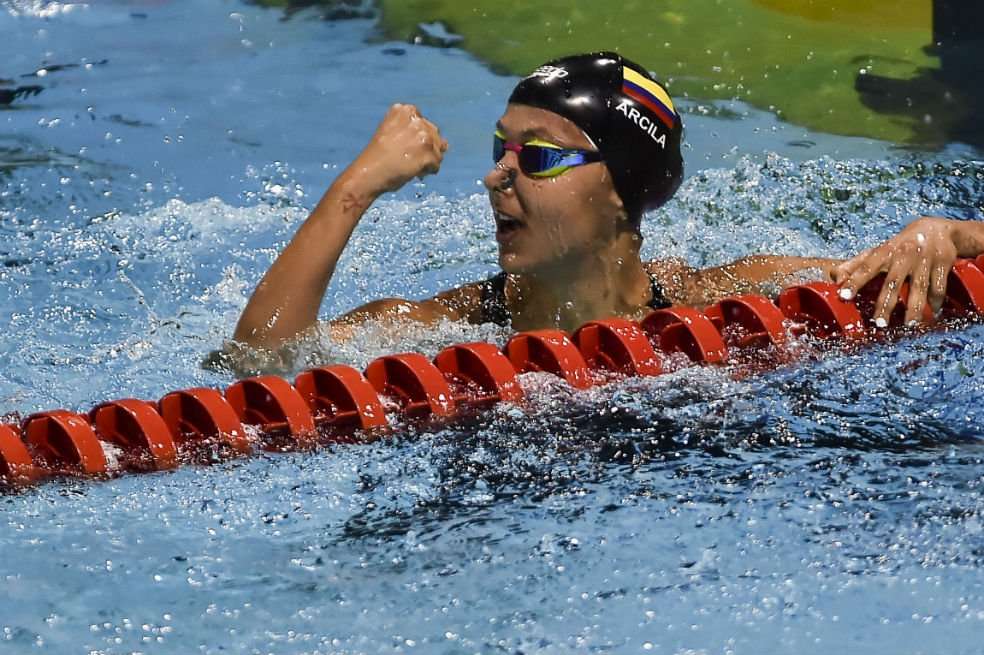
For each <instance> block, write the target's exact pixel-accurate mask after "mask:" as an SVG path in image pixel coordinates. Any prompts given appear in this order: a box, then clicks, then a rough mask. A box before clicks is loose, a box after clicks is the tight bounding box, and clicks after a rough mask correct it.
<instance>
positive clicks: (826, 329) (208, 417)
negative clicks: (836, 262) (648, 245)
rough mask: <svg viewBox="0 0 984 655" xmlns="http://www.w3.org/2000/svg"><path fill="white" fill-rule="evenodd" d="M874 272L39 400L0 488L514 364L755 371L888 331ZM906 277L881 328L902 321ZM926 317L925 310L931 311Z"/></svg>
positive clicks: (357, 405) (134, 461) (164, 455)
mask: <svg viewBox="0 0 984 655" xmlns="http://www.w3.org/2000/svg"><path fill="white" fill-rule="evenodd" d="M883 282H884V276H880V277H878V278H875V279H874V280H872V281H871V282H870V283H869V284H867V285H866V286H865V287H864V288H863V289H861V291H860V292H859V293H858V295H857V298H856V299H854V301H846V300H843V299H842V298H841V297H840V295H839V291H840V290H839V288H838V287H837V286H836V285H834V284H831V283H828V282H809V283H806V284H800V285H796V286H792V287H789V288H787V289H784V290H783V291H782V292H781V293H780V294H779V296H778V297H777V298H776V299H775V300H771V299H769V298H766V297H765V296H761V295H754V294H745V295H739V296H733V297H729V298H724V299H723V300H721V301H719V302H717V303H715V304H714V305H711V306H710V307H707V308H705V309H704V310H698V309H695V308H692V307H669V308H667V309H660V310H656V311H653V312H651V313H650V314H649V315H647V316H646V317H645V318H643V319H642V320H641V321H638V322H636V321H630V320H626V319H623V318H610V319H606V320H597V321H590V322H588V323H585V324H584V325H582V326H581V327H579V328H578V329H577V330H575V331H574V332H573V333H572V334H570V335H568V334H567V333H566V332H563V331H561V330H532V331H528V332H520V333H518V334H515V335H513V336H512V337H511V338H510V339H509V340H508V342H507V343H506V345H505V347H504V348H502V349H501V350H500V349H499V348H498V347H497V346H495V345H494V344H491V343H482V342H476V343H464V344H457V345H453V346H449V347H448V348H445V349H444V350H442V351H441V352H440V353H438V354H437V356H436V357H434V359H433V360H429V359H427V358H426V357H425V356H424V355H422V354H420V353H399V354H394V355H386V356H384V357H379V358H377V359H375V360H373V361H372V362H370V363H369V365H368V366H367V367H366V369H365V371H362V372H360V371H358V370H356V369H354V368H352V367H350V366H345V365H336V366H324V367H318V368H313V369H310V370H307V371H304V372H302V373H300V374H299V375H298V376H297V377H296V378H295V380H294V382H293V384H291V383H290V382H288V381H287V380H285V379H283V378H281V377H277V376H273V375H262V376H257V377H252V378H246V379H243V380H239V381H238V382H236V383H234V384H232V385H230V386H229V387H228V388H227V389H225V390H217V389H207V388H194V389H185V390H181V391H173V392H171V393H168V394H166V395H165V396H164V397H163V398H161V399H160V400H159V401H157V402H150V401H146V400H137V399H133V398H126V399H121V400H112V401H107V402H103V403H100V404H98V405H96V406H95V407H93V408H92V409H91V410H90V411H89V412H88V413H85V414H81V413H76V412H73V411H69V410H66V409H56V410H51V411H47V412H39V413H36V414H32V415H30V416H28V417H27V418H26V419H24V420H23V421H21V422H20V423H19V424H16V425H14V424H0V487H4V488H17V487H23V486H27V485H31V484H34V483H37V482H40V481H43V480H47V479H52V478H63V477H95V478H98V477H109V476H115V475H120V474H123V473H129V472H145V471H161V470H166V469H172V468H175V467H177V466H179V465H182V464H189V463H210V462H215V461H221V460H224V459H228V458H233V457H242V456H246V455H249V454H250V453H252V452H254V451H256V450H269V451H294V450H307V449H311V448H315V447H318V446H323V445H327V444H331V443H351V442H357V441H371V440H373V439H377V438H380V437H381V436H383V435H385V434H387V433H388V432H389V431H390V426H391V425H392V424H393V423H395V422H398V421H399V420H401V419H402V420H408V419H409V420H421V419H422V420H434V419H438V420H444V419H451V418H453V417H455V416H456V415H459V414H460V413H462V412H465V411H475V410H479V411H480V410H482V409H483V408H487V407H489V406H490V405H492V404H495V403H499V402H511V403H517V402H521V401H522V400H523V398H524V393H523V389H522V387H521V386H520V384H519V381H518V379H517V376H518V375H519V374H520V373H527V372H531V371H540V372H546V373H549V374H551V375H555V376H557V377H559V378H561V379H562V380H564V381H565V382H566V383H567V384H569V385H570V386H572V387H574V388H575V389H587V388H589V387H591V386H594V385H597V384H603V383H605V382H608V381H610V380H612V379H613V378H615V377H618V376H658V375H661V374H662V373H664V371H665V370H667V363H668V360H670V359H671V358H673V359H674V361H679V360H680V358H681V357H683V358H684V360H685V361H688V362H689V363H690V364H691V365H720V364H729V363H739V364H746V363H749V362H754V363H756V365H757V367H756V370H762V369H764V368H767V367H768V366H775V365H781V364H784V363H787V362H789V361H791V360H792V359H793V358H794V355H793V354H791V353H786V352H785V350H784V346H786V345H787V344H788V342H789V339H790V336H792V337H798V336H801V335H810V336H812V337H814V338H819V339H829V340H840V341H842V342H845V343H863V342H865V340H871V341H876V340H880V339H881V338H882V336H883V335H884V334H886V332H885V331H884V330H879V331H877V332H876V331H874V330H872V329H871V325H872V318H873V316H874V313H875V303H876V300H877V297H878V292H879V291H880V289H881V285H882V284H883ZM906 286H907V285H903V288H902V289H901V290H900V300H899V307H897V308H896V309H895V311H893V312H892V316H891V318H890V320H889V321H888V328H897V327H900V326H901V325H902V323H903V321H904V315H905V309H906V306H905V298H906V297H907V293H906V291H907V289H906V288H905V287H906ZM940 317H941V319H952V318H959V317H965V318H977V319H980V318H981V317H984V255H982V256H980V257H978V258H977V259H976V260H959V261H958V262H957V263H956V264H955V265H954V267H953V270H952V271H951V272H950V277H949V278H948V280H947V288H946V300H945V302H944V304H943V307H942V309H941V312H940ZM924 318H925V319H927V320H928V321H930V323H932V322H934V319H933V316H932V312H931V311H930V310H929V309H927V310H926V313H925V314H924ZM777 353H778V356H777ZM391 418H393V419H396V420H395V421H393V422H391V420H390V419H391Z"/></svg>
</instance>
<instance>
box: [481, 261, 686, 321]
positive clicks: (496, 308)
mask: <svg viewBox="0 0 984 655" xmlns="http://www.w3.org/2000/svg"><path fill="white" fill-rule="evenodd" d="M649 288H650V290H651V291H652V298H651V299H650V300H649V302H648V303H646V305H647V306H648V307H651V308H652V309H663V308H665V307H669V306H670V305H671V304H672V303H670V301H669V300H668V299H667V298H666V293H665V292H664V291H663V285H661V284H660V283H659V281H658V280H657V279H656V276H655V275H653V274H652V273H649ZM482 315H483V316H484V317H485V320H484V321H483V322H485V323H495V324H496V325H502V326H508V325H509V323H510V322H511V321H512V314H511V313H510V312H509V304H508V303H507V302H506V272H505V271H501V272H499V273H497V274H496V275H493V276H492V277H490V278H488V279H487V280H485V281H484V282H482Z"/></svg>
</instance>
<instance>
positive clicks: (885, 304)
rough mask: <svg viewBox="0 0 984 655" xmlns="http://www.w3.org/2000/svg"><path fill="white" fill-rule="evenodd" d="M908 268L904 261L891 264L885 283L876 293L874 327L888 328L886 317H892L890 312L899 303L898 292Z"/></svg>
mask: <svg viewBox="0 0 984 655" xmlns="http://www.w3.org/2000/svg"><path fill="white" fill-rule="evenodd" d="M907 273H908V267H907V266H906V263H905V262H904V261H896V262H893V263H892V266H891V268H889V269H888V274H887V275H886V276H885V283H884V284H882V288H881V291H879V292H878V300H876V301H875V315H874V317H873V318H874V321H875V326H876V327H880V328H884V327H888V317H889V316H891V315H892V310H893V309H895V305H897V304H898V302H899V292H900V291H901V290H902V284H903V283H904V282H905V278H906V274H907Z"/></svg>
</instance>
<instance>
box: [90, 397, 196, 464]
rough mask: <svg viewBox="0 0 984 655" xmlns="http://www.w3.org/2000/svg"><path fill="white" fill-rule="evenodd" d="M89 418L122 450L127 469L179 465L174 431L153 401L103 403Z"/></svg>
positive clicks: (93, 409) (100, 431)
mask: <svg viewBox="0 0 984 655" xmlns="http://www.w3.org/2000/svg"><path fill="white" fill-rule="evenodd" d="M89 420H90V422H91V423H92V425H93V426H95V428H96V433H97V434H98V435H99V436H100V437H102V438H103V440H104V441H107V442H109V443H112V444H114V445H116V446H118V447H119V448H121V449H122V450H123V452H124V455H125V457H126V461H125V462H124V465H125V466H126V468H129V469H133V470H138V471H139V470H147V471H157V470H161V469H170V468H174V467H175V466H177V465H178V449H177V446H175V444H174V439H173V438H172V437H171V431H170V430H168V428H167V423H165V422H164V419H163V418H161V415H160V414H158V413H157V411H156V410H154V408H153V406H151V405H150V404H148V403H146V402H144V401H142V400H133V399H132V398H131V399H126V400H115V401H112V402H107V403H103V404H101V405H96V406H95V407H93V408H92V410H91V411H90V412H89Z"/></svg>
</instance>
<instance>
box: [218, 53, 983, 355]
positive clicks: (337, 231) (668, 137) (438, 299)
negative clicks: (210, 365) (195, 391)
mask: <svg viewBox="0 0 984 655" xmlns="http://www.w3.org/2000/svg"><path fill="white" fill-rule="evenodd" d="M682 130H683V126H682V123H681V120H680V115H679V114H678V112H677V111H676V109H675V107H674V105H673V101H672V99H671V98H670V96H669V95H668V94H667V92H666V90H665V89H664V88H663V86H662V85H661V84H660V83H659V82H658V81H657V80H656V79H654V78H653V77H652V76H651V75H650V74H649V73H648V72H647V71H646V70H645V69H643V68H642V67H640V66H639V65H638V64H635V63H633V62H631V61H629V60H628V59H625V58H623V57H622V56H620V55H618V54H615V53H611V52H606V53H594V54H584V55H575V56H570V57H565V58H562V59H558V60H555V61H552V62H549V63H548V64H545V65H543V66H541V67H539V68H537V69H536V70H535V71H533V72H532V73H531V74H530V75H528V76H527V77H525V78H523V79H522V80H520V82H519V83H518V84H517V86H516V88H515V89H514V90H513V92H512V94H511V95H510V97H509V101H508V104H507V105H506V110H505V113H504V114H503V115H502V117H501V118H500V119H499V121H498V123H497V124H496V126H495V130H494V134H493V135H492V137H493V138H492V144H493V151H492V152H493V156H492V159H493V162H492V167H491V169H490V170H489V172H488V174H487V175H486V176H485V180H484V182H485V187H486V189H487V190H488V194H489V199H490V202H491V205H492V210H493V215H494V218H495V238H496V241H497V242H498V244H499V266H500V268H501V272H500V273H498V274H497V275H494V276H493V277H491V278H489V279H487V280H484V281H478V282H474V283H471V284H465V285H463V286H460V287H457V288H454V289H450V290H447V291H444V292H442V293H439V294H437V295H436V296H434V297H433V298H430V299H426V300H420V301H416V300H406V299H402V298H387V299H381V300H375V301H373V302H369V303H367V304H365V305H362V306H361V307H358V308H356V309H354V310H352V311H350V312H349V313H347V314H345V315H343V316H340V317H337V318H335V319H333V320H331V321H329V322H328V323H327V325H326V326H325V327H327V329H328V330H329V332H330V334H331V335H332V336H333V337H335V338H344V337H345V336H346V335H347V334H349V333H350V332H351V329H352V327H353V326H355V325H358V324H359V323H360V322H363V321H366V320H370V319H377V320H378V319H393V320H399V321H405V320H412V321H418V322H422V323H434V322H437V321H439V320H442V319H447V320H451V321H467V322H470V323H486V322H494V323H498V324H502V325H511V326H512V328H513V329H516V330H530V329H539V328H560V329H564V330H573V329H575V328H576V327H578V326H579V325H581V324H583V323H585V322H586V321H589V320H592V319H601V318H607V317H613V316H621V317H626V318H631V319H638V318H641V317H643V316H644V315H645V314H646V313H648V312H649V311H651V310H652V309H654V308H660V307H667V306H669V305H671V304H680V305H691V306H697V307H702V306H706V305H708V304H711V303H713V302H715V301H717V300H719V299H721V298H723V297H725V296H728V295H732V294H736V293H748V292H755V291H763V290H764V291H765V292H766V293H769V294H770V295H771V293H773V292H774V289H775V288H777V287H778V286H779V285H780V284H782V283H783V281H784V280H787V279H788V278H789V276H791V275H796V274H800V275H802V274H803V271H808V272H810V274H812V275H814V276H816V277H821V276H822V277H829V278H830V279H832V280H833V281H835V282H836V283H837V284H839V285H840V286H841V295H842V297H845V298H851V297H853V296H854V295H855V294H856V293H857V292H858V290H859V289H860V288H861V287H862V286H864V284H865V283H866V282H868V281H869V280H870V279H872V278H873V277H874V276H876V275H877V274H879V273H881V272H884V273H886V274H887V281H888V283H887V284H885V285H884V287H883V289H882V292H881V295H880V296H879V298H878V300H877V304H876V315H875V318H876V324H877V325H884V324H886V320H887V318H888V316H889V315H890V314H891V311H892V309H893V308H894V306H895V305H896V303H897V302H898V299H899V298H898V296H899V290H900V287H901V283H902V282H903V281H905V280H909V282H910V287H909V296H908V299H907V300H908V307H907V310H906V320H907V321H915V320H917V319H918V318H919V317H921V316H922V311H923V307H924V306H925V305H926V304H927V303H929V305H930V306H931V307H932V308H933V310H939V308H940V306H941V305H942V303H943V299H944V294H945V290H946V279H947V275H948V273H949V271H950V268H951V267H952V266H953V263H954V261H955V259H956V258H957V257H958V256H960V257H972V256H976V255H978V254H980V253H981V252H984V224H981V223H977V222H969V221H954V220H946V219H942V218H933V217H923V218H920V219H918V220H916V221H914V222H913V223H911V224H910V225H909V226H907V227H906V228H905V229H904V230H902V231H901V233H899V234H898V235H897V236H895V237H893V238H891V239H889V240H888V241H886V242H885V243H883V244H881V245H879V246H877V247H875V248H872V249H870V250H867V251H865V252H863V253H861V254H859V255H857V256H856V257H854V258H853V259H850V260H848V261H843V262H842V261H839V260H833V259H817V258H803V257H787V256H778V255H755V256H750V257H745V258H743V259H739V260H738V261H735V262H734V263H731V264H728V265H726V266H720V267H715V268H706V269H700V270H698V269H694V268H692V267H690V266H688V265H687V264H686V262H683V261H680V260H677V259H659V260H656V261H649V262H645V261H643V260H642V259H641V258H640V254H639V253H640V248H641V246H642V237H641V235H640V223H641V221H642V219H643V215H644V214H645V213H646V212H649V211H652V210H655V209H657V208H659V207H660V206H662V205H663V204H664V203H666V202H667V201H668V200H669V199H670V198H671V197H672V196H673V194H674V192H675V191H676V189H677V187H678V186H679V185H680V182H681V180H682V178H683V160H682V157H681V154H680V141H681V134H682ZM447 148H448V144H447V141H445V140H444V138H443V137H442V136H441V134H440V132H439V130H438V128H437V127H436V126H435V125H434V124H432V123H431V122H429V121H428V120H427V119H425V118H424V117H423V116H421V115H420V112H419V111H418V110H417V109H416V108H415V107H413V106H412V105H394V106H393V107H391V108H390V110H389V111H388V113H387V114H386V116H385V118H383V121H382V122H381V123H380V125H379V127H378V128H377V130H376V133H375V134H374V135H373V137H372V138H371V140H370V141H369V143H368V145H367V146H366V147H365V149H364V150H363V151H362V153H361V154H360V155H359V156H358V157H357V158H356V159H355V161H354V162H353V163H352V164H351V165H350V166H349V167H348V168H347V169H346V170H345V171H344V172H342V173H341V175H339V176H338V178H337V179H336V180H335V181H334V183H333V184H332V185H331V187H330V188H329V189H328V191H327V192H326V193H325V195H324V197H323V198H322V199H321V201H320V202H319V203H318V205H317V206H316V207H315V209H314V210H313V211H312V212H311V215H310V216H309V217H308V218H307V220H306V221H305V222H304V224H303V225H302V226H301V227H300V228H299V229H298V231H297V233H296V235H295V236H294V238H293V239H292V240H291V242H290V243H289V244H288V245H287V247H286V248H285V249H284V251H283V252H282V253H281V254H280V256H279V257H278V258H277V260H276V261H275V262H274V263H273V265H272V266H271V267H270V270H269V271H267V273H266V275H265V276H264V277H263V279H262V280H261V281H260V283H259V285H258V286H257V288H256V290H255V291H254V293H253V295H252V297H251V298H250V300H249V303H248V304H247V306H246V309H245V310H244V311H243V314H242V317H241V318H240V320H239V323H238V325H237V327H236V331H235V334H234V340H235V342H237V343H238V344H240V345H243V346H247V347H250V348H256V349H262V350H268V351H276V350H277V349H278V348H279V347H280V346H282V345H283V344H285V343H288V342H290V341H292V340H295V339H297V338H299V337H303V335H304V334H305V333H308V332H310V331H312V330H314V329H316V328H317V326H318V316H317V312H318V308H319V306H320V304H321V301H322V298H323V296H324V294H325V292H326V290H327V288H328V284H329V282H330V281H331V278H332V275H333V273H334V271H335V266H336V264H337V262H338V259H339V257H340V256H341V254H342V250H343V249H344V248H345V245H346V244H347V243H348V240H349V238H350V236H351V235H352V232H353V230H354V229H355V227H356V225H357V224H358V223H359V220H360V218H361V217H362V216H363V214H364V213H365V211H366V210H367V209H368V208H369V206H370V205H371V204H372V203H373V202H374V201H375V200H376V199H377V198H379V196H380V195H382V194H383V193H386V192H388V191H394V190H396V189H399V188H400V187H402V186H403V185H404V184H406V183H407V182H409V181H410V180H412V179H414V178H416V177H423V176H425V175H430V174H433V173H436V172H437V171H438V170H439V169H440V166H441V161H442V159H443V157H444V153H445V151H446V150H447Z"/></svg>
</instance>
